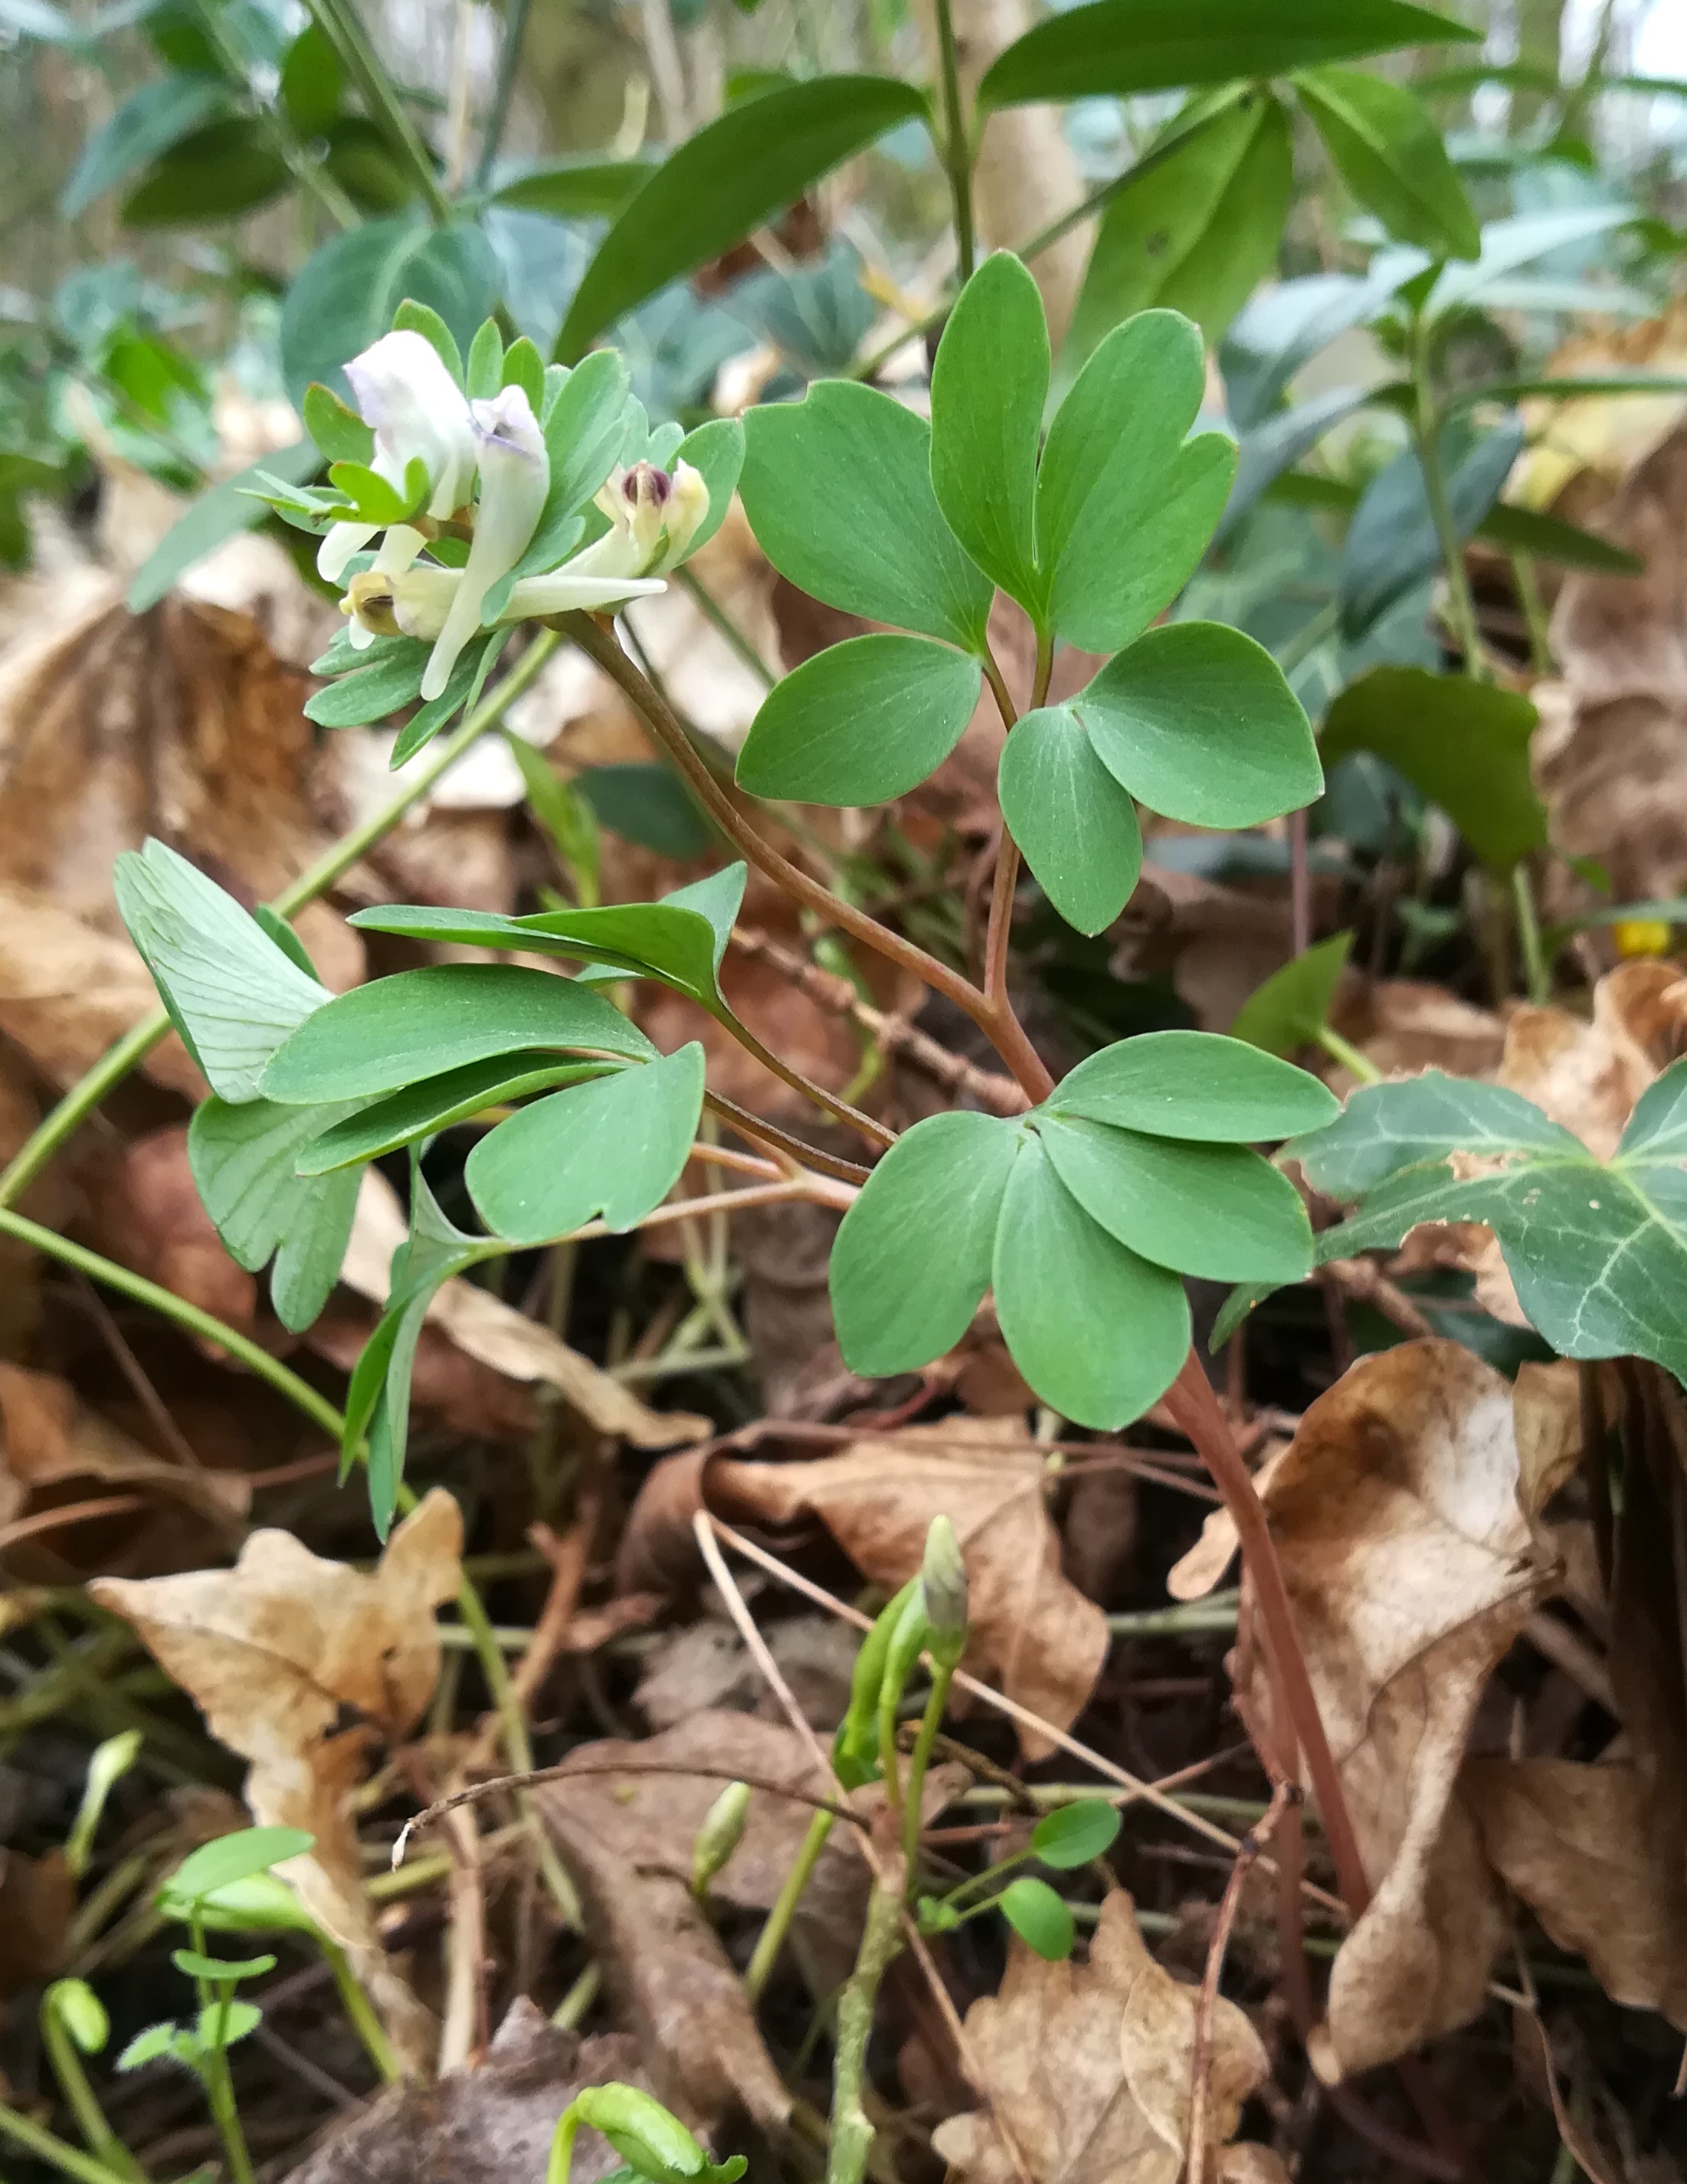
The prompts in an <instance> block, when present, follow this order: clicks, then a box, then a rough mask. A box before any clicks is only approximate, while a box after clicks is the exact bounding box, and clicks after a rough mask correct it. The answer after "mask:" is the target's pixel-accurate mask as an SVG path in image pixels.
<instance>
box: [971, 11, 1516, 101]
mask: <svg viewBox="0 0 1687 2184" xmlns="http://www.w3.org/2000/svg"><path fill="white" fill-rule="evenodd" d="M1479 36H1481V33H1480V32H1479V31H1471V30H1467V28H1466V27H1465V26H1464V25H1463V24H1462V23H1456V22H1453V21H1451V20H1450V19H1449V18H1448V17H1447V16H1445V15H1437V14H1431V13H1430V11H1429V10H1428V8H1415V7H1408V6H1406V5H1405V4H1404V0H1272V5H1271V6H1270V7H1269V8H1261V6H1260V5H1259V4H1258V0H1093V4H1092V5H1091V6H1089V7H1087V8H1071V9H1068V10H1066V11H1065V12H1063V13H1062V14H1058V15H1055V16H1053V17H1051V18H1050V20H1048V21H1047V22H1045V23H1039V24H1038V26H1037V28H1036V29H1035V30H1033V31H1027V33H1026V35H1025V36H1023V37H1022V38H1020V39H1017V40H1016V42H1014V43H1013V44H1012V45H1011V46H1010V47H1008V48H1007V50H1006V52H1005V53H1002V54H1000V55H999V56H998V58H996V59H995V60H994V62H992V64H990V66H989V68H988V69H987V70H985V73H984V78H983V82H982V83H981V84H980V86H979V87H978V98H979V103H980V104H981V105H983V106H985V107H991V106H1016V105H1022V104H1024V103H1026V102H1027V100H1033V99H1044V98H1094V97H1105V96H1107V95H1109V94H1111V95H1112V96H1113V97H1128V96H1129V95H1130V94H1132V93H1133V92H1139V91H1170V90H1172V89H1174V88H1175V87H1176V86H1178V85H1180V84H1200V83H1229V82H1233V81H1235V80H1236V79H1237V78H1239V77H1241V76H1261V75H1284V74H1286V73H1287V72H1288V71H1289V70H1291V69H1299V68H1315V67H1317V66H1318V65H1320V64H1322V63H1323V62H1326V61H1342V60H1356V59H1358V58H1360V57H1361V56H1362V55H1363V54H1366V53H1390V52H1393V51H1395V49H1396V48H1397V47H1401V46H1421V45H1440V44H1444V43H1446V42H1450V41H1451V40H1454V39H1467V38H1477V37H1479Z"/></svg>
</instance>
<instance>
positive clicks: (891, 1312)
mask: <svg viewBox="0 0 1687 2184" xmlns="http://www.w3.org/2000/svg"><path fill="white" fill-rule="evenodd" d="M1021 1144H1022V1132H1021V1130H1020V1128H1018V1126H1017V1125H1016V1123H1011V1122H1004V1121H1002V1120H1000V1119H999V1118H998V1117H995V1116H993V1115H975V1114H971V1113H967V1112H955V1113H952V1114H945V1115H932V1116H928V1117H927V1118H926V1120H925V1121H924V1122H921V1123H915V1124H914V1126H913V1128H911V1129H908V1130H905V1131H904V1132H903V1134H902V1135H901V1136H900V1137H899V1139H897V1141H896V1143H895V1144H894V1145H893V1146H892V1147H891V1148H890V1151H888V1153H886V1155H885V1156H884V1157H883V1159H882V1160H881V1161H880V1162H879V1163H878V1166H877V1167H876V1168H875V1169H874V1170H873V1172H872V1173H871V1175H870V1176H869V1177H868V1178H867V1180H866V1183H865V1184H863V1185H862V1188H861V1192H860V1196H859V1197H858V1198H857V1199H856V1201H855V1204H854V1205H853V1206H851V1207H850V1208H849V1212H847V1213H846V1214H845V1215H844V1216H843V1225H842V1227H841V1228H840V1229H838V1237H837V1240H836V1242H835V1243H834V1244H833V1245H832V1265H831V1276H830V1279H831V1284H832V1318H833V1320H834V1322H835V1323H836V1325H837V1329H838V1347H839V1348H840V1349H841V1350H842V1351H843V1362H845V1364H846V1365H848V1367H849V1370H850V1371H851V1372H852V1373H861V1374H863V1375H864V1376H866V1378H868V1379H879V1378H882V1377H884V1376H887V1375H888V1374H890V1373H905V1372H910V1371H912V1370H914V1369H915V1368H917V1367H919V1366H921V1365H929V1364H930V1363H931V1362H932V1360H933V1358H934V1357H943V1356H944V1353H945V1352H946V1351H950V1350H952V1349H954V1347H955V1344H956V1343H957V1342H959V1341H960V1338H961V1336H962V1335H963V1334H966V1330H967V1329H968V1328H969V1327H970V1326H971V1325H972V1315H973V1313H974V1312H977V1309H978V1307H979V1304H980V1302H981V1301H983V1295H984V1292H985V1290H987V1289H988V1287H989V1285H990V1267H991V1259H992V1255H993V1251H994V1239H995V1234H996V1220H997V1215H998V1213H999V1211H1000V1208H1001V1203H1002V1194H1003V1191H1004V1190H1005V1188H1006V1184H1007V1178H1008V1172H1009V1170H1010V1168H1011V1167H1012V1166H1013V1163H1014V1159H1015V1156H1016V1153H1017V1151H1018V1150H1019V1147H1020V1145H1021ZM934 1236H941V1237H942V1238H943V1249H942V1251H932V1250H931V1249H930V1243H931V1240H932V1238H933V1237H934Z"/></svg>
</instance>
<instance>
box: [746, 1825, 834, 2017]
mask: <svg viewBox="0 0 1687 2184" xmlns="http://www.w3.org/2000/svg"><path fill="white" fill-rule="evenodd" d="M837 1818H838V1816H837V1814H835V1813H816V1814H815V1816H814V1818H813V1819H811V1820H810V1822H809V1825H808V1833H807V1834H806V1835H805V1836H804V1837H803V1841H802V1847H801V1849H800V1850H799V1851H798V1853H797V1855H796V1857H795V1858H794V1859H793V1862H792V1865H791V1869H790V1871H789V1872H788V1874H787V1875H785V1879H784V1882H783V1885H782V1886H781V1888H780V1891H779V1893H778V1895H777V1897H775V1898H774V1902H773V1908H772V1909H771V1911H770V1912H769V1913H768V1914H767V1923H766V1925H765V1926H764V1927H763V1928H762V1930H761V1931H760V1934H758V1935H757V1936H756V1938H755V1947H754V1950H753V1952H752V1953H751V1955H750V1960H749V1965H748V1967H747V1968H746V1970H745V1972H744V1992H745V1993H746V1994H747V1995H748V1996H749V1998H750V2001H751V2002H752V2003H755V2002H758V2001H760V1997H761V1991H762V1989H763V1988H764V1987H765V1986H766V1985H767V1982H768V1981H769V1979H770V1978H771V1976H772V1973H773V1967H774V1965H775V1964H777V1963H778V1961H779V1952H780V1950H781V1949H782V1948H783V1947H784V1946H785V1936H786V1935H787V1934H788V1932H789V1931H790V1930H791V1921H792V1919H793V1918H795V1916H796V1914H797V1906H798V1905H799V1903H801V1902H802V1900H803V1892H804V1891H805V1889H806V1888H807V1886H808V1885H809V1883H810V1880H812V1879H813V1878H814V1869H815V1867H816V1865H817V1864H819V1863H820V1854H821V1852H822V1851H823V1850H824V1849H825V1848H826V1845H827V1837H828V1836H830V1835H831V1833H832V1828H833V1826H834V1825H836V1822H837Z"/></svg>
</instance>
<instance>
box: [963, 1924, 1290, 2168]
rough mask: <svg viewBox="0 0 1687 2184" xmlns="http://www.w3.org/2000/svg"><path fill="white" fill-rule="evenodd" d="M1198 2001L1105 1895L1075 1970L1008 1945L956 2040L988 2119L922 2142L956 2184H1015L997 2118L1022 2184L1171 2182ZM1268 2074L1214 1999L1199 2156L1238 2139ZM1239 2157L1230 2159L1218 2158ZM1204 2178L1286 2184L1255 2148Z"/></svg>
mask: <svg viewBox="0 0 1687 2184" xmlns="http://www.w3.org/2000/svg"><path fill="white" fill-rule="evenodd" d="M1196 1992H1197V1990H1196V1989H1195V1988H1194V1987H1192V1986H1185V1985H1184V1984H1183V1981H1181V1980H1176V1979H1173V1978H1172V1975H1171V1974H1170V1973H1169V1972H1167V1971H1165V1970H1162V1969H1161V1966H1160V1965H1159V1964H1156V1963H1155V1960H1154V1958H1152V1957H1151V1956H1150V1954H1149V1953H1148V1949H1147V1947H1146V1946H1145V1945H1144V1942H1143V1939H1142V1936H1141V1935H1140V1933H1139V1931H1138V1930H1137V1923H1136V1909H1135V1906H1134V1905H1133V1903H1132V1901H1131V1898H1130V1897H1129V1896H1128V1895H1127V1893H1126V1892H1125V1891H1124V1890H1123V1889H1122V1888H1116V1889H1115V1890H1113V1891H1112V1892H1111V1894H1110V1895H1109V1896H1108V1897H1107V1899H1106V1901H1105V1903H1103V1905H1102V1907H1101V1916H1100V1923H1099V1924H1098V1925H1097V1926H1096V1929H1095V1933H1094V1937H1093V1938H1092V1940H1091V1942H1090V1944H1089V1961H1088V1964H1072V1963H1065V1964H1050V1963H1047V1962H1046V1961H1045V1960H1044V1958H1041V1957H1039V1956H1038V1955H1037V1954H1036V1953H1034V1952H1033V1950H1031V1949H1030V1948H1028V1947H1027V1946H1026V1944H1025V1943H1024V1942H1022V1941H1019V1940H1018V1939H1016V1940H1015V1941H1014V1942H1013V1945H1012V1947H1011V1950H1010V1951H1009V1954H1008V1963H1007V1970H1006V1971H1005V1974H1004V1975H1003V1978H1002V1985H1001V1992H999V1994H996V1995H994V1996H987V1997H985V1998H984V2000H983V2001H982V2002H975V2003H973V2005H972V2008H971V2009H969V2010H968V2011H967V2013H966V2033H967V2038H968V2040H969V2042H970V2043H971V2046H972V2052H973V2053H974V2054H976V2056H977V2059H978V2063H979V2065H980V2067H981V2069H982V2070H983V2084H982V2085H981V2086H980V2087H979V2088H978V2090H979V2092H981V2093H983V2094H986V2095H987V2096H988V2099H989V2102H990V2103H991V2109H988V2110H980V2111H978V2112H976V2113H974V2114H967V2115H960V2116H951V2117H950V2118H949V2120H948V2121H947V2122H945V2123H942V2124H939V2125H938V2128H937V2130H936V2131H934V2132H933V2135H932V2144H933V2147H934V2148H935V2149H936V2150H937V2152H938V2153H940V2154H941V2155H942V2157H943V2159H944V2160H945V2161H946V2162H948V2163H949V2170H950V2174H951V2176H953V2177H955V2178H956V2179H957V2180H959V2184H1014V2179H1015V2178H1016V2175H1017V2174H1018V2171H1017V2169H1016V2165H1015V2164H1014V2162H1013V2161H1012V2160H1011V2158H1010V2156H1009V2153H1008V2151H1007V2149H1006V2148H1005V2147H1004V2145H1003V2143H1002V2140H1001V2136H1000V2132H999V2129H998V2126H997V2124H996V2123H995V2122H994V2121H993V2120H992V2110H993V2111H994V2116H995V2117H997V2118H999V2120H1000V2122H1001V2123H1002V2124H1003V2125H1005V2126H1006V2128H1007V2129H1008V2130H1009V2131H1011V2133H1012V2135H1013V2137H1014V2141H1015V2142H1016V2146H1017V2148H1018V2149H1019V2152H1020V2153H1021V2155H1022V2158H1023V2160H1024V2163H1025V2165H1026V2167H1027V2169H1028V2170H1029V2172H1030V2175H1031V2177H1032V2179H1033V2184H1177V2179H1178V2176H1180V2175H1181V2174H1182V2172H1183V2165H1184V2163H1185V2160H1186V2159H1187V2157H1188V2153H1189V2107H1190V2089H1191V2081H1192V2076H1193V2066H1194V2026H1195V2001H1196ZM1268 2074H1269V2065H1268V2064H1267V2059H1266V2053H1265V2049H1264V2048H1263V2047H1262V2046H1261V2043H1260V2038H1259V2035H1258V2034H1257V2033H1256V2031H1254V2028H1253V2026H1252V2025H1250V2023H1249V2022H1248V2020H1247V2018H1246V2017H1245V2016H1244V2014H1243V2013H1242V2012H1241V2011H1240V2010H1239V2009H1237V2007H1236V2005H1235V2004H1234V2003H1232V2002H1227V2001H1226V2000H1225V1999H1224V1998H1223V1997H1222V1996H1221V1997H1219V1999H1218V2003H1217V2008H1216V2009H1215V2010H1214V2013H1213V2019H1212V2040H1211V2075H1210V2077H1209V2080H1208V2087H1209V2092H1208V2098H1207V2107H1206V2120H1207V2125H1208V2129H1209V2132H1210V2137H1209V2140H1208V2150H1209V2152H1210V2153H1213V2154H1215V2155H1217V2153H1219V2151H1220V2149H1221V2148H1225V2142H1226V2141H1227V2140H1228V2139H1229V2138H1230V2137H1231V2136H1232V2135H1233V2132H1234V2131H1235V2129H1236V2126H1237V2124H1238V2123H1239V2120H1240V2117H1241V2112H1242V2104H1243V2103H1244V2101H1245V2100H1246V2099H1247V2098H1248V2097H1249V2095H1250V2093H1252V2092H1254V2090H1255V2089H1256V2087H1258V2086H1260V2085H1261V2084H1262V2083H1263V2082H1264V2081H1265V2079H1266V2077H1267V2075H1268ZM1226 2152H1227V2153H1234V2154H1237V2155H1240V2154H1242V2153H1244V2149H1243V2148H1228V2149H1226ZM1246 2153H1247V2156H1248V2160H1249V2163H1250V2166H1248V2167H1245V2168H1226V2167H1225V2166H1223V2165H1222V2162H1220V2161H1217V2160H1215V2161H1214V2162H1212V2163H1211V2165H1210V2166H1209V2170H1208V2173H1209V2175H1214V2174H1216V2175H1217V2176H1218V2177H1219V2178H1221V2179H1222V2178H1225V2177H1227V2176H1232V2177H1234V2178H1235V2179H1237V2180H1238V2184H1241V2180H1243V2179H1244V2178H1250V2179H1252V2180H1255V2184H1283V2180H1284V2178H1285V2171H1284V2170H1283V2167H1282V2165H1281V2164H1280V2163H1279V2162H1278V2160H1277V2159H1276V2157H1275V2156H1274V2155H1273V2154H1272V2153H1270V2152H1269V2151H1268V2150H1267V2148H1264V2147H1255V2148H1249V2149H1246Z"/></svg>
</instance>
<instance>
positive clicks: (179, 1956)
mask: <svg viewBox="0 0 1687 2184" xmlns="http://www.w3.org/2000/svg"><path fill="white" fill-rule="evenodd" d="M170 1962H171V1964H174V1965H175V1969H176V1970H177V1971H179V1972H181V1973H183V1974H185V1975H186V1976H187V1978H189V1979H195V1980H213V1981H216V1982H218V1983H219V1984H228V1985H232V1984H233V1983H234V1981H237V1980H245V1979H261V1978H262V1977H263V1976H264V1973H265V1972H272V1971H274V1970H275V1969H276V1959H275V1958H273V1957H268V1956H265V1957H202V1956H201V1955H200V1953H199V1952H198V1949H172V1950H171V1951H170Z"/></svg>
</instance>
